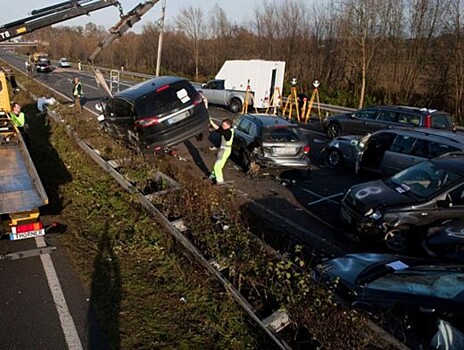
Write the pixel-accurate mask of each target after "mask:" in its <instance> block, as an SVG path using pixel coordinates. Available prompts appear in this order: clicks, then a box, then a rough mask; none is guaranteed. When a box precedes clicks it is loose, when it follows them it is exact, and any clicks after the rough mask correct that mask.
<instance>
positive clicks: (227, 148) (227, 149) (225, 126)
mask: <svg viewBox="0 0 464 350" xmlns="http://www.w3.org/2000/svg"><path fill="white" fill-rule="evenodd" d="M209 123H210V124H211V126H212V127H213V128H214V129H215V130H216V131H217V132H218V133H219V134H220V135H221V147H220V148H219V153H218V155H217V160H216V162H215V163H214V167H213V171H212V172H211V174H210V176H209V178H210V179H211V180H212V181H213V183H214V184H218V185H221V184H223V183H224V177H223V175H222V169H223V168H224V166H225V165H226V162H227V159H228V158H229V156H230V153H231V152H232V143H233V141H234V129H232V120H230V119H224V120H223V121H222V125H221V126H219V125H217V124H216V123H215V122H214V121H213V120H212V119H211V118H210V119H209Z"/></svg>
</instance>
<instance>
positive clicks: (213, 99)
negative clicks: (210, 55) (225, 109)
mask: <svg viewBox="0 0 464 350" xmlns="http://www.w3.org/2000/svg"><path fill="white" fill-rule="evenodd" d="M202 90H203V95H205V97H206V98H207V99H208V102H209V103H212V104H219V105H222V104H224V100H225V90H224V80H211V81H209V82H208V83H206V84H205V85H203V87H202Z"/></svg>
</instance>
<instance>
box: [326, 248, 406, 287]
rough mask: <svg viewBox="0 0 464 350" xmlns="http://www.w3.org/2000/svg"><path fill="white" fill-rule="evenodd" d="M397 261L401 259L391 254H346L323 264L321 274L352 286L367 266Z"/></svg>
mask: <svg viewBox="0 0 464 350" xmlns="http://www.w3.org/2000/svg"><path fill="white" fill-rule="evenodd" d="M397 260H401V259H400V258H399V257H398V256H396V255H393V254H374V253H358V254H347V255H344V256H342V257H340V258H335V259H332V260H328V261H326V262H325V263H323V264H322V271H323V272H322V273H323V274H324V275H326V276H329V277H330V278H331V279H334V278H340V279H341V280H342V281H343V282H344V283H345V284H349V285H354V284H355V282H356V280H357V278H358V276H359V275H360V274H361V273H362V272H363V271H364V270H365V269H366V268H368V267H369V266H372V265H375V264H388V263H390V262H393V261H397Z"/></svg>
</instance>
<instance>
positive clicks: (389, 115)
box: [377, 111, 398, 122]
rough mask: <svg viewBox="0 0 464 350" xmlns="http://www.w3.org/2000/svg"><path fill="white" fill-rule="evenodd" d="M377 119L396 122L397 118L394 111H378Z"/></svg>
mask: <svg viewBox="0 0 464 350" xmlns="http://www.w3.org/2000/svg"><path fill="white" fill-rule="evenodd" d="M377 120H382V121H384V122H396V121H397V120H398V119H397V116H396V112H390V111H380V113H379V116H378V118H377Z"/></svg>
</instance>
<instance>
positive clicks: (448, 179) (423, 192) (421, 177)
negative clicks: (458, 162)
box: [386, 161, 460, 198]
mask: <svg viewBox="0 0 464 350" xmlns="http://www.w3.org/2000/svg"><path fill="white" fill-rule="evenodd" d="M459 178H460V176H459V175H457V174H455V173H453V172H450V171H446V170H444V169H441V168H440V167H438V165H437V164H435V163H433V162H431V161H424V162H421V163H419V164H416V165H414V166H412V167H410V168H407V169H405V170H403V171H400V172H399V173H398V174H396V175H393V176H392V177H391V178H389V179H387V180H386V183H387V184H391V186H392V187H393V188H394V189H395V190H396V191H397V192H399V193H411V194H413V195H414V196H417V197H419V198H427V197H430V196H432V195H434V194H436V193H438V192H439V191H440V190H441V189H442V188H443V187H445V186H446V185H448V184H449V183H452V182H454V181H456V180H458V179H459Z"/></svg>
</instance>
